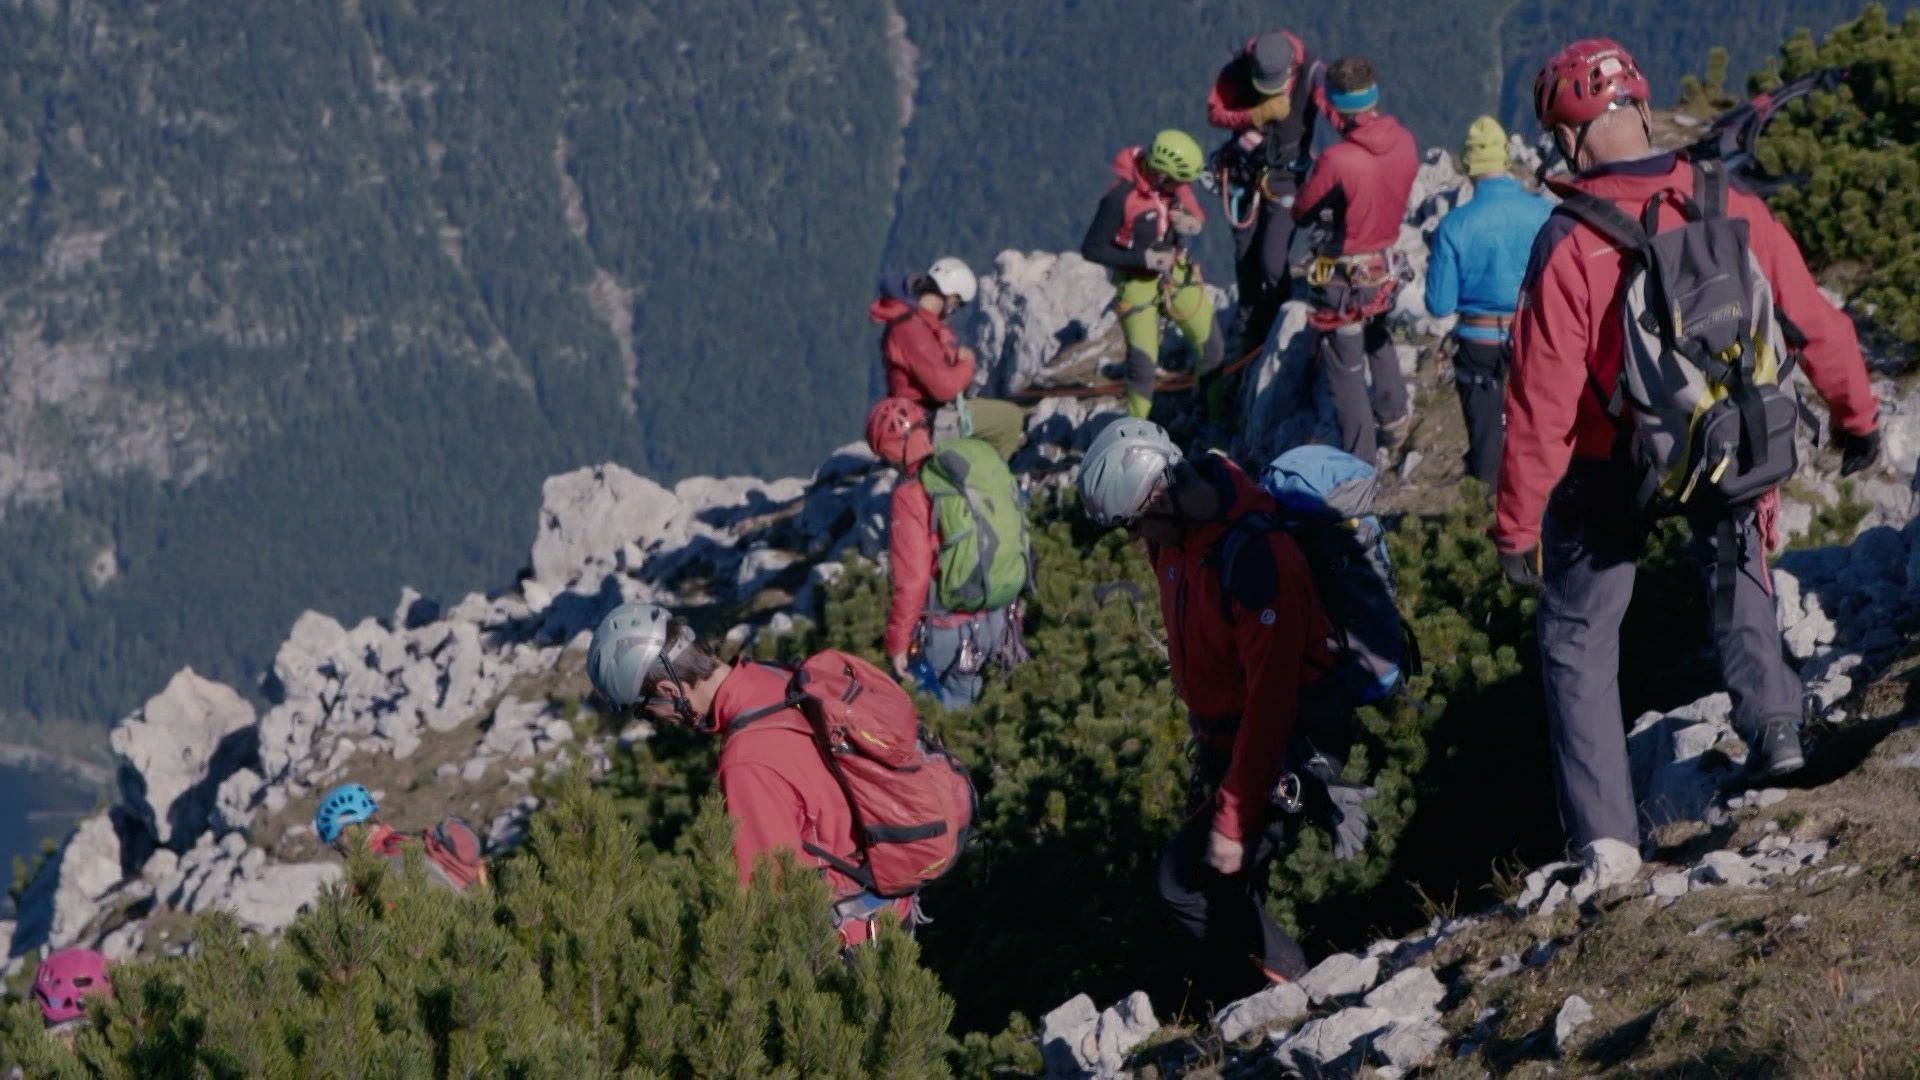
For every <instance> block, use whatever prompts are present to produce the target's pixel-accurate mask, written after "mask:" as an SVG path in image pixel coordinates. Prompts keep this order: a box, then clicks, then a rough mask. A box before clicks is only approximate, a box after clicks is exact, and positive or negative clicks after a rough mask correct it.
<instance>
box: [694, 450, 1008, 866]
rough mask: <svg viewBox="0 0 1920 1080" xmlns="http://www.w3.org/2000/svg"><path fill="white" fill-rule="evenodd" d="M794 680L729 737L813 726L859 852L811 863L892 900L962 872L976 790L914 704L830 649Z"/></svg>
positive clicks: (880, 675)
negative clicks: (791, 716) (789, 721)
mask: <svg viewBox="0 0 1920 1080" xmlns="http://www.w3.org/2000/svg"><path fill="white" fill-rule="evenodd" d="M996 460H997V459H996ZM791 670H792V678H791V680H790V681H789V682H788V684H787V694H786V697H785V698H784V699H783V700H781V701H779V702H776V703H775V704H772V705H769V706H767V707H765V708H761V709H754V710H751V711H749V712H746V713H743V714H741V716H740V717H739V718H738V719H736V720H735V721H734V722H733V725H732V727H731V728H729V730H728V734H729V735H730V736H731V735H732V734H734V733H737V732H739V731H740V729H742V728H743V727H746V726H747V725H748V724H751V723H753V722H754V721H755V720H758V719H760V718H762V717H765V716H771V715H772V714H774V713H776V712H779V711H780V710H782V709H788V708H795V709H798V710H799V711H800V713H801V715H803V716H805V717H806V718H807V722H808V723H809V724H810V725H812V727H813V734H814V742H815V744H816V745H817V746H818V748H819V750H820V755H821V758H822V760H824V761H825V762H826V766H827V771H828V772H831V773H832V774H833V777H834V779H835V780H837V781H839V784H840V789H841V791H842V792H843V793H844V794H845V795H846V797H847V805H848V807H850V808H851V809H852V811H853V838H854V843H855V844H856V845H857V846H858V848H859V850H858V851H857V852H833V851H823V850H821V849H820V848H819V847H816V846H815V845H813V844H805V845H804V847H805V849H806V851H807V853H808V854H810V855H812V856H814V857H815V858H818V859H820V860H821V861H823V862H825V863H826V864H827V865H829V866H831V867H833V868H834V869H835V870H838V871H839V872H840V873H842V874H845V875H846V876H847V877H849V878H851V879H853V880H854V881H856V882H858V883H859V884H860V885H861V886H862V887H864V888H865V889H866V890H867V891H869V892H872V893H874V894H876V895H878V896H883V897H897V896H910V895H912V894H913V893H915V892H918V891H919V890H920V889H921V888H922V887H924V886H925V885H927V884H928V883H929V882H931V881H934V880H935V879H937V878H939V877H940V876H941V875H943V874H945V873H946V872H947V871H949V870H951V869H953V864H954V863H955V862H956V861H957V860H958V859H959V858H960V853H961V851H962V850H963V849H964V848H965V847H966V843H967V836H968V834H969V832H970V830H971V829H972V827H973V818H974V810H975V799H974V791H973V780H972V779H971V778H970V777H969V776H968V775H967V770H966V767H965V766H963V765H961V764H960V762H959V761H958V760H957V759H956V758H955V757H954V756H953V755H952V754H949V753H948V752H947V751H946V748H945V747H943V746H941V745H940V740H939V739H938V738H936V737H935V736H934V735H933V734H932V733H931V732H929V731H927V729H926V728H924V727H922V726H921V724H920V717H919V714H918V713H916V712H915V711H914V708H913V699H912V698H910V697H908V696H907V692H906V691H905V690H903V689H901V687H900V684H899V683H897V682H895V681H894V680H893V678H892V677H891V676H889V675H888V674H887V673H886V672H884V671H881V670H880V669H879V668H877V667H875V666H874V665H872V664H870V663H868V662H867V661H865V660H863V659H861V658H860V657H858V656H853V655H851V654H849V653H843V652H838V651H835V650H832V649H829V650H827V651H825V652H821V653H816V654H815V655H814V656H812V657H810V658H809V659H808V660H807V661H806V662H805V663H803V664H801V665H800V666H799V667H798V668H794V669H791Z"/></svg>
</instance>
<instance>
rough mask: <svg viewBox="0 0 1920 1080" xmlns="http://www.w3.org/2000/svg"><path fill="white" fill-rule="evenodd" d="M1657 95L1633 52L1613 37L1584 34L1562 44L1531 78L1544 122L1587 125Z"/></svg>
mask: <svg viewBox="0 0 1920 1080" xmlns="http://www.w3.org/2000/svg"><path fill="white" fill-rule="evenodd" d="M1652 96H1653V88H1652V87H1650V86H1648V85H1647V77H1646V76H1645V75H1642V74H1641V73H1640V65H1638V64H1636V63H1634V62H1633V56H1632V54H1630V53H1628V52H1627V50H1626V49H1624V48H1622V47H1621V46H1620V43H1619V42H1617V41H1614V40H1613V39H1612V38H1585V39H1583V40H1580V41H1576V42H1574V43H1573V44H1571V45H1569V46H1567V47H1566V48H1564V49H1561V50H1560V51H1559V52H1558V53H1556V54H1554V57H1553V59H1551V60H1549V61H1547V64H1546V66H1545V67H1543V68H1541V69H1540V74H1539V76H1538V77H1536V78H1535V79H1534V80H1533V114H1534V115H1535V116H1537V117H1539V119H1540V126H1541V127H1543V128H1546V129H1547V130H1549V131H1551V130H1553V128H1554V127H1555V126H1556V125H1559V124H1566V125H1567V126H1569V127H1574V128H1584V127H1585V126H1587V125H1588V124H1591V123H1593V121H1594V120H1596V119H1598V118H1599V116H1600V114H1602V113H1604V112H1606V111H1608V110H1609V109H1613V108H1616V107H1618V106H1620V105H1621V104H1624V103H1626V102H1644V101H1646V100H1648V99H1649V98H1651V97H1652Z"/></svg>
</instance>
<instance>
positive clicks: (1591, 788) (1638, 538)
mask: <svg viewBox="0 0 1920 1080" xmlns="http://www.w3.org/2000/svg"><path fill="white" fill-rule="evenodd" d="M1649 96H1650V90H1649V87H1648V85H1647V80H1646V78H1645V77H1644V76H1643V75H1642V74H1641V73H1640V70H1639V68H1638V66H1637V65H1636V64H1635V63H1634V61H1633V58H1632V57H1631V56H1630V55H1628V53H1627V51H1626V50H1625V49H1623V48H1621V47H1620V46H1619V45H1618V44H1617V43H1615V42H1613V41H1609V40H1606V39H1589V40H1585V41H1579V42H1575V43H1574V44H1573V45H1570V46H1568V47H1567V48H1566V49H1564V50H1562V51H1561V52H1560V53H1559V54H1557V55H1556V56H1555V57H1554V58H1553V59H1552V60H1550V61H1549V62H1548V63H1547V65H1546V67H1545V68H1543V69H1542V71H1541V72H1540V76H1539V78H1538V80H1537V81H1536V83H1535V90H1534V106H1535V111H1536V113H1537V115H1538V116H1539V119H1540V124H1541V126H1542V127H1543V128H1545V129H1546V130H1547V131H1548V132H1550V133H1551V134H1552V135H1553V136H1554V138H1555V139H1556V140H1557V141H1558V143H1559V145H1560V149H1561V152H1562V153H1564V154H1565V155H1566V156H1567V158H1568V160H1569V161H1570V162H1572V164H1573V168H1574V170H1575V176H1574V177H1573V178H1572V179H1571V180H1570V181H1567V182H1565V183H1563V184H1560V185H1558V187H1559V189H1560V191H1561V194H1562V195H1567V194H1569V193H1572V192H1584V193H1586V194H1587V195H1591V196H1595V197H1598V198H1600V199H1604V200H1608V201H1610V202H1612V203H1613V204H1614V205H1615V206H1616V207H1618V208H1619V209H1620V210H1622V211H1624V212H1625V213H1626V214H1628V215H1629V216H1630V217H1632V218H1633V219H1635V220H1638V219H1639V218H1640V215H1641V212H1642V208H1643V207H1645V206H1646V205H1647V204H1648V203H1649V202H1650V201H1653V200H1655V199H1658V200H1659V223H1660V226H1661V227H1662V228H1666V227H1672V226H1674V225H1676V224H1678V223H1680V222H1681V221H1682V220H1683V218H1682V210H1681V206H1682V200H1683V199H1686V198H1689V197H1691V195H1692V194H1693V191H1694V169H1693V166H1692V165H1690V164H1689V163H1687V162H1686V161H1684V160H1682V159H1679V158H1676V157H1675V156H1674V155H1673V154H1655V153H1654V152H1653V150H1652V134H1651V133H1652V118H1651V115H1650V114H1649V112H1648V109H1647V101H1648V98H1649ZM1727 213H1728V214H1729V215H1730V216H1732V217H1738V218H1741V219H1744V220H1745V221H1746V222H1747V224H1748V228H1749V248H1750V251H1751V252H1752V255H1753V256H1754V258H1755V259H1756V260H1757V261H1758V263H1759V265H1760V267H1761V269H1762V271H1763V272H1764V273H1765V275H1766V278H1767V280H1768V282H1770V283H1771V285H1772V289H1773V292H1774V301H1775V304H1776V306H1777V309H1778V311H1779V312H1780V313H1781V314H1782V315H1783V316H1784V320H1783V321H1784V322H1786V323H1790V324H1791V326H1792V327H1794V328H1797V330H1798V334H1799V336H1800V337H1801V338H1803V339H1804V342H1805V344H1804V349H1803V350H1802V352H1803V363H1802V368H1803V370H1804V371H1805V372H1806V374H1807V376H1808V378H1809V379H1810V380H1811V381H1812V383H1813V385H1814V388H1815V389H1816V390H1818V391H1819V393H1820V395H1821V396H1822V397H1823V398H1825V399H1826V401H1827V404H1828V406H1829V407H1830V410H1831V415H1832V422H1833V427H1834V434H1835V441H1836V443H1837V444H1838V445H1839V446H1840V447H1841V449H1842V450H1843V451H1844V452H1845V460H1844V462H1843V464H1842V471H1843V473H1846V472H1853V471H1857V470H1859V469H1861V468H1864V467H1866V466H1867V465H1868V464H1870V463H1871V462H1872V461H1873V459H1874V458H1875V457H1876V456H1877V454H1878V449H1879V437H1878V435H1877V434H1876V429H1877V404H1876V402H1875V399H1874V394H1873V390H1872V388H1871V387H1870V386H1869V384H1868V380H1867V370H1866V365H1865V362H1864V361H1863V360H1862V358H1861V355H1860V346H1859V342H1858V340H1857V339H1856V337H1855V334H1854V328H1853V324H1852V322H1851V321H1850V320H1849V319H1848V318H1847V316H1846V315H1845V314H1843V313H1841V312H1840V311H1839V310H1837V309H1836V308H1835V307H1834V306H1833V305H1832V304H1831V303H1829V302H1828V301H1827V299H1826V298H1825V297H1824V296H1822V295H1821V293H1820V290H1819V288H1818V287H1817V286H1816V285H1815V284H1814V280H1813V276H1812V274H1811V273H1810V272H1809V271H1808V269H1807V265H1806V263H1805V261H1804V260H1803V259H1802V258H1801V256H1800V251H1799V248H1798V247H1797V246H1796V245H1795V243H1794V241H1793V238H1792V237H1791V236H1789V235H1788V234H1787V231H1786V229H1785V228H1783V227H1782V226H1781V224H1780V223H1779V222H1778V221H1777V220H1775V219H1774V217H1773V215H1771V214H1770V213H1768V212H1767V208H1766V206H1765V204H1764V203H1762V202H1761V201H1760V199H1759V198H1757V197H1756V196H1754V195H1753V194H1751V193H1749V192H1746V191H1742V190H1740V189H1739V188H1737V187H1736V188H1734V189H1733V190H1732V191H1731V192H1730V193H1729V198H1728V204H1727ZM1531 263H1532V265H1531V266H1530V268H1529V269H1528V271H1527V276H1526V280H1525V284H1524V285H1523V287H1522V291H1521V296H1520V305H1519V310H1518V313H1517V315H1516V321H1515V324H1514V328H1513V366H1512V371H1511V375H1510V377H1509V383H1508V387H1507V401H1506V418H1507V441H1506V447H1505V449H1504V452H1503V453H1502V456H1501V460H1500V470H1499V480H1498V486H1497V492H1498V493H1497V501H1496V507H1495V522H1494V525H1493V528H1492V529H1491V534H1492V536H1493V540H1494V544H1495V546H1496V547H1497V548H1498V549H1499V552H1500V555H1499V557H1500V563H1501V567H1502V570H1503V572H1504V573H1505V574H1506V575H1507V577H1508V578H1509V579H1511V580H1513V581H1514V582H1516V583H1517V584H1521V585H1524V586H1529V587H1538V588H1540V590H1541V592H1540V605H1539V613H1538V619H1539V637H1540V650H1541V662H1542V668H1543V671H1544V675H1545V682H1546V700H1547V722H1548V726H1549V730H1550V734H1551V738H1552V748H1553V763H1554V775H1555V779H1556V786H1557V788H1558V793H1559V802H1560V813H1561V819H1562V821H1563V823H1564V825H1565V827H1566V829H1567V832H1568V834H1569V839H1570V841H1571V843H1572V846H1573V847H1574V848H1575V849H1576V850H1578V851H1579V852H1580V854H1581V857H1582V859H1583V860H1584V861H1585V862H1586V863H1587V864H1588V868H1589V875H1590V880H1591V882H1592V883H1593V884H1595V885H1598V886H1602V887H1604V886H1606V885H1610V884H1613V883H1615V882H1617V881H1620V880H1625V879H1627V878H1630V877H1631V876H1632V874H1633V873H1634V872H1635V871H1637V869H1638V867H1639V863H1640V859H1639V852H1638V842H1639V819H1638V817H1637V815H1636V813H1635V808H1634V801H1633V785H1632V778H1631V773H1630V771H1629V767H1628V760H1627V747H1626V739H1625V725H1624V723H1623V722H1622V717H1621V711H1620V695H1619V667H1620V623H1621V619H1622V618H1623V617H1624V616H1625V614H1626V610H1627V605H1628V602H1629V601H1630V600H1631V599H1632V596H1633V582H1634V562H1635V559H1636V558H1637V557H1638V555H1639V554H1640V552H1641V550H1642V546H1643V543H1644V540H1645V537H1646V533H1647V528H1648V523H1647V521H1646V520H1645V517H1644V515H1643V513H1642V511H1641V510H1640V509H1639V506H1638V504H1637V501H1636V499H1635V493H1634V490H1633V486H1634V481H1635V479H1636V478H1635V477H1634V476H1633V475H1632V473H1631V470H1630V467H1629V466H1627V465H1625V464H1624V463H1622V462H1620V461H1619V460H1618V459H1616V458H1615V457H1614V454H1613V449H1614V446H1615V444H1616V440H1617V439H1618V438H1619V435H1620V432H1619V431H1617V430H1616V425H1615V421H1614V420H1613V419H1612V418H1611V417H1610V415H1609V412H1608V410H1607V407H1606V405H1605V403H1604V402H1603V400H1602V395H1607V396H1611V394H1612V392H1613V388H1614V385H1615V381H1616V379H1618V378H1619V376H1620V369H1621V363H1622V359H1623V356H1624V349H1625V342H1624V327H1623V325H1622V314H1621V303H1622V300H1621V282H1622V278H1623V276H1624V275H1625V273H1626V272H1627V270H1628V269H1629V263H1628V256H1627V253H1626V252H1625V251H1623V250H1622V249H1621V248H1619V247H1617V246H1616V245H1615V244H1613V243H1612V242H1611V241H1609V240H1608V239H1607V238H1606V237H1605V236H1603V235H1602V234H1600V233H1599V232H1597V231H1595V230H1594V229H1593V228H1592V227H1591V226H1589V225H1586V224H1584V223H1582V222H1581V221H1579V220H1578V219H1577V218H1575V217H1573V216H1572V215H1571V214H1570V213H1568V212H1565V211H1564V210H1563V211H1559V212H1556V213H1555V214H1554V215H1553V216H1552V217H1551V218H1550V219H1549V220H1548V222H1547V224H1546V226H1545V227H1544V228H1543V229H1542V230H1541V232H1540V234H1539V236H1538V237H1537V238H1536V240H1535V242H1534V248H1533V256H1532V260H1531ZM1622 422H1623V423H1630V422H1631V416H1624V417H1623V418H1622ZM1770 501H1771V500H1767V501H1766V502H1763V504H1762V508H1761V512H1760V513H1755V512H1754V511H1753V510H1747V511H1745V512H1742V513H1739V514H1737V516H1736V520H1735V523H1734V524H1735V529H1734V531H1733V534H1732V535H1733V543H1735V544H1737V545H1738V550H1737V551H1736V552H1729V553H1724V554H1726V555H1727V556H1728V557H1727V558H1726V559H1725V560H1724V561H1723V560H1722V559H1721V555H1722V554H1723V552H1721V551H1720V546H1721V544H1722V543H1724V542H1725V541H1724V540H1723V539H1722V538H1721V537H1720V536H1719V535H1717V533H1718V532H1719V530H1718V523H1717V521H1716V522H1713V523H1709V525H1708V527H1707V528H1705V529H1702V528H1701V527H1700V526H1701V522H1700V521H1697V520H1696V521H1694V522H1692V523H1691V524H1692V526H1693V530H1692V531H1693V533H1694V543H1693V548H1694V554H1695V557H1696V558H1697V559H1699V560H1700V561H1701V563H1702V566H1703V570H1704V572H1705V574H1706V575H1707V576H1708V577H1709V578H1710V579H1712V580H1714V581H1715V583H1716V584H1725V583H1723V582H1720V581H1719V579H1720V578H1721V577H1724V576H1725V575H1727V574H1729V573H1731V574H1733V575H1735V577H1734V580H1733V581H1732V582H1731V585H1730V588H1731V591H1732V601H1733V603H1732V613H1731V620H1730V622H1729V623H1728V624H1727V625H1725V626H1716V630H1715V632H1716V636H1717V637H1718V646H1719V654H1720V663H1721V669H1722V674H1723V675H1724V676H1725V678H1726V682H1727V686H1728V689H1729V690H1730V691H1731V694H1732V698H1733V709H1734V717H1733V719H1734V725H1735V727H1736V728H1737V729H1738V730H1739V732H1740V734H1741V735H1742V736H1743V737H1745V738H1746V739H1747V741H1748V743H1749V744H1750V745H1751V746H1752V747H1753V752H1752V754H1751V755H1750V757H1749V768H1750V769H1751V771H1752V772H1754V773H1755V774H1756V775H1759V776H1772V775H1779V774H1782V773H1786V772H1791V771H1793V770H1794V769H1797V768H1799V767H1800V765H1801V763H1802V751H1801V747H1800V741H1799V737H1798V734H1797V730H1796V729H1797V726H1798V723H1799V721H1800V718H1801V714H1802V712H1803V704H1802V690H1801V685H1800V681H1799V678H1798V676H1796V675H1795V673H1794V672H1793V670H1792V669H1791V668H1790V667H1789V666H1788V665H1787V662H1786V660H1785V658H1784V656H1783V655H1782V650H1781V643H1780V631H1779V628H1778V626H1777V623H1776V621H1775V619H1776V616H1775V611H1774V599H1773V583H1772V577H1771V574H1770V572H1769V570H1768V568H1767V562H1766V556H1767V546H1768V545H1767V542H1766V540H1765V533H1766V532H1768V531H1769V529H1768V526H1767V524H1766V521H1765V520H1764V519H1765V518H1766V517H1767V516H1769V513H1768V511H1769V509H1770V508H1769V507H1768V505H1767V502H1770ZM1776 505H1777V504H1776ZM1718 621H1719V620H1716V622H1718Z"/></svg>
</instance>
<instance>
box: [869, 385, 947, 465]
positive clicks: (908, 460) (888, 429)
mask: <svg viewBox="0 0 1920 1080" xmlns="http://www.w3.org/2000/svg"><path fill="white" fill-rule="evenodd" d="M932 427H933V425H932V424H931V423H930V422H929V421H928V420H927V410H925V409H923V408H921V407H920V406H919V405H917V404H915V403H914V402H912V401H909V400H907V399H906V398H897V397H890V398H881V399H880V400H879V401H876V402H874V403H873V410H872V411H871V412H869V413H867V449H869V450H872V451H873V452H874V454H875V455H876V456H878V457H879V458H880V460H881V461H884V462H886V463H888V464H889V465H898V466H900V467H901V468H905V467H907V466H909V465H912V464H914V463H915V462H918V461H919V460H921V459H922V458H924V457H926V456H927V455H929V454H931V453H933V432H932Z"/></svg>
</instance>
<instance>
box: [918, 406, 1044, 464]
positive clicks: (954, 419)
mask: <svg viewBox="0 0 1920 1080" xmlns="http://www.w3.org/2000/svg"><path fill="white" fill-rule="evenodd" d="M963 410H964V411H963ZM960 435H971V436H973V437H974V438H976V439H979V440H980V441H981V442H984V443H986V444H987V445H988V446H991V447H993V449H994V452H995V453H997V454H999V455H1000V457H1001V458H1002V459H1004V460H1007V461H1011V460H1013V455H1014V454H1016V453H1018V452H1019V450H1020V447H1021V444H1023V443H1025V442H1026V441H1027V412H1026V410H1025V409H1022V408H1021V407H1020V406H1018V405H1015V404H1014V403H1013V402H1011V401H1000V400H998V399H996V398H962V399H960V400H959V401H955V402H952V403H950V404H948V405H943V406H941V408H940V411H939V412H937V413H935V414H934V418H933V441H934V442H942V441H945V440H947V439H951V438H955V437H956V436H960Z"/></svg>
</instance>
